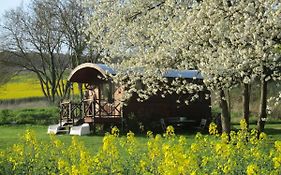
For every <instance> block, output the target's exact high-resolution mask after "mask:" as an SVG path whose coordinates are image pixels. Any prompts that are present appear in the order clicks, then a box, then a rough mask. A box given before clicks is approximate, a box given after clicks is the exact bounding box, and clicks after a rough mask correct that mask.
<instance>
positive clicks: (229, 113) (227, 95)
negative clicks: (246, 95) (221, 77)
mask: <svg viewBox="0 0 281 175" xmlns="http://www.w3.org/2000/svg"><path fill="white" fill-rule="evenodd" d="M225 96H226V97H227V104H228V115H229V117H230V118H231V96H230V90H229V89H228V90H226V94H225Z"/></svg>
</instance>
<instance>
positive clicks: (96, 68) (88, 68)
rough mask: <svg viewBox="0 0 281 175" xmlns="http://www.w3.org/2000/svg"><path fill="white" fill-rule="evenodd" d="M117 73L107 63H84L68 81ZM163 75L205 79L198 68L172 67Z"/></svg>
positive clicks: (88, 80)
mask: <svg viewBox="0 0 281 175" xmlns="http://www.w3.org/2000/svg"><path fill="white" fill-rule="evenodd" d="M115 74H116V72H115V70H113V69H112V68H111V67H109V66H107V65H105V64H93V63H84V64H81V65H79V66H77V67H76V68H75V69H73V71H72V72H71V73H70V75H69V77H68V81H70V82H77V83H93V82H96V83H99V82H102V81H104V80H105V79H106V78H108V77H109V75H115ZM163 76H164V77H167V78H186V79H203V77H202V75H201V74H200V72H199V71H198V70H176V69H171V70H168V71H167V72H166V73H165V74H164V75H163Z"/></svg>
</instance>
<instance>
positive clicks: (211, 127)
mask: <svg viewBox="0 0 281 175" xmlns="http://www.w3.org/2000/svg"><path fill="white" fill-rule="evenodd" d="M209 133H210V135H217V134H218V133H219V132H218V129H217V125H216V124H215V123H213V122H212V123H210V125H209Z"/></svg>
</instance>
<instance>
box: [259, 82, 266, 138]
mask: <svg viewBox="0 0 281 175" xmlns="http://www.w3.org/2000/svg"><path fill="white" fill-rule="evenodd" d="M260 96H261V98H260V109H259V118H258V123H257V129H258V132H259V133H261V132H263V131H264V125H265V120H266V105H267V82H266V81H265V78H262V79H261V94H260Z"/></svg>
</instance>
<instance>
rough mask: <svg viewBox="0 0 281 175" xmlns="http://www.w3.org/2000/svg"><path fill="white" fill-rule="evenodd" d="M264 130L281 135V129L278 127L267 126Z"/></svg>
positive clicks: (268, 133) (267, 132)
mask: <svg viewBox="0 0 281 175" xmlns="http://www.w3.org/2000/svg"><path fill="white" fill-rule="evenodd" d="M264 131H265V133H266V134H267V135H281V129H278V128H265V130H264Z"/></svg>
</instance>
